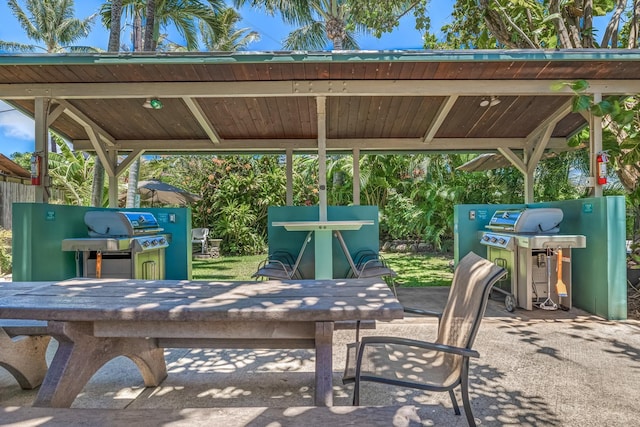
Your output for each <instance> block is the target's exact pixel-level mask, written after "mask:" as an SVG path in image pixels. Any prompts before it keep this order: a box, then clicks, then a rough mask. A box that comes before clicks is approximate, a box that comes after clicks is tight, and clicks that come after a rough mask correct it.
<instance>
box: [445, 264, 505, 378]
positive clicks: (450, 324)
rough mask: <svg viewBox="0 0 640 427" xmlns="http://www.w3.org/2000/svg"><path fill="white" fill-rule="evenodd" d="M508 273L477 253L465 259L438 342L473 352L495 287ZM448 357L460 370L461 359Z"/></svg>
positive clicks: (452, 288)
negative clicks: (490, 294)
mask: <svg viewBox="0 0 640 427" xmlns="http://www.w3.org/2000/svg"><path fill="white" fill-rule="evenodd" d="M506 273H507V271H506V270H505V269H504V268H502V267H499V266H497V265H495V264H494V263H492V262H491V261H488V260H486V259H484V258H482V257H480V256H478V255H476V254H475V253H473V252H470V253H469V254H468V255H466V256H465V257H464V258H462V260H460V262H459V263H458V266H457V267H456V270H455V273H454V275H453V282H452V284H451V289H450V290H449V298H448V300H447V305H446V306H445V309H444V311H443V312H442V317H441V319H440V326H439V328H438V338H437V340H436V342H438V343H440V344H446V345H451V346H455V347H462V348H469V349H470V348H471V347H472V345H473V341H474V340H475V337H476V334H477V332H478V328H479V327H480V321H481V320H482V317H483V316H484V312H485V309H486V307H487V300H488V299H489V293H490V292H491V288H492V287H493V285H494V284H495V283H496V282H497V281H498V280H499V279H500V278H502V277H503V276H504V275H505V274H506ZM446 358H447V359H449V360H447V361H446V362H447V363H449V364H451V367H452V370H456V369H457V368H458V367H459V366H460V363H461V361H462V358H461V357H459V356H454V355H450V356H446Z"/></svg>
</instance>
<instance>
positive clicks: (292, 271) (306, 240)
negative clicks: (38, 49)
mask: <svg viewBox="0 0 640 427" xmlns="http://www.w3.org/2000/svg"><path fill="white" fill-rule="evenodd" d="M311 237H313V231H309V232H308V233H307V235H306V237H305V238H304V243H303V244H302V247H301V248H300V252H298V257H297V258H296V263H295V264H293V267H292V268H291V272H290V273H289V277H290V278H293V276H294V275H295V274H296V271H297V270H298V267H300V261H302V256H303V255H304V250H305V249H306V248H307V245H308V244H309V242H310V241H311Z"/></svg>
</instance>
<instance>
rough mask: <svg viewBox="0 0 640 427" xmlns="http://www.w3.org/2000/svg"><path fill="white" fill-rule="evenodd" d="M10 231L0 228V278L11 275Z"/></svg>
mask: <svg viewBox="0 0 640 427" xmlns="http://www.w3.org/2000/svg"><path fill="white" fill-rule="evenodd" d="M11 264H12V261H11V230H5V229H4V228H2V227H0V276H2V275H5V274H8V273H11Z"/></svg>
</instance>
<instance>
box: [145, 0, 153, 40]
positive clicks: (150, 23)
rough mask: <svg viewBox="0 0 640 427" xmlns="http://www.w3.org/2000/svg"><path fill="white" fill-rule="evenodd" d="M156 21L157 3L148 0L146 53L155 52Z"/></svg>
mask: <svg viewBox="0 0 640 427" xmlns="http://www.w3.org/2000/svg"><path fill="white" fill-rule="evenodd" d="M155 20H156V2H155V0H147V14H146V20H145V25H144V51H145V52H153V51H154V50H155V43H154V41H155V37H154V27H155Z"/></svg>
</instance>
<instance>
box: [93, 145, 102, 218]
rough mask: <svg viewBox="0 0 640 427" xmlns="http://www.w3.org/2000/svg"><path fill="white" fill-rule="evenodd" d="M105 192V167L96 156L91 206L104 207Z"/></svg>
mask: <svg viewBox="0 0 640 427" xmlns="http://www.w3.org/2000/svg"><path fill="white" fill-rule="evenodd" d="M103 190H104V166H102V162H101V161H100V158H99V157H98V156H97V155H96V161H95V163H94V165H93V185H92V186H91V206H97V207H101V206H102V192H103Z"/></svg>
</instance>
